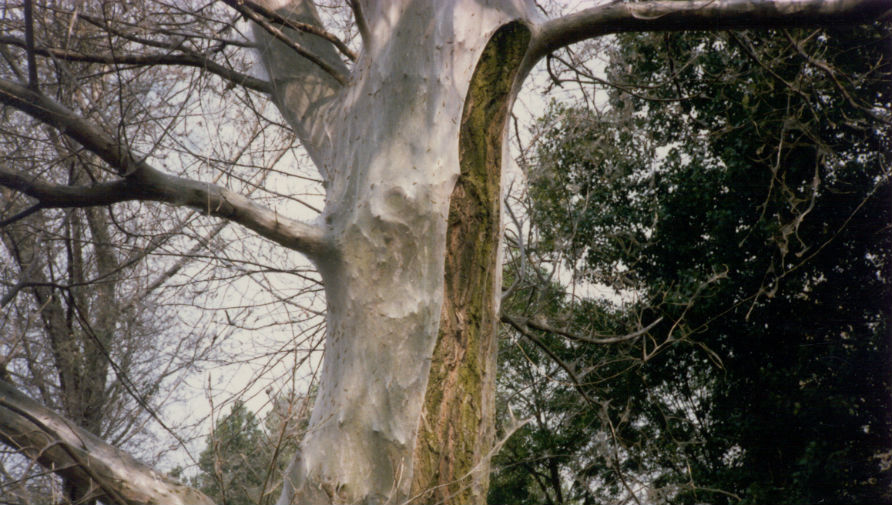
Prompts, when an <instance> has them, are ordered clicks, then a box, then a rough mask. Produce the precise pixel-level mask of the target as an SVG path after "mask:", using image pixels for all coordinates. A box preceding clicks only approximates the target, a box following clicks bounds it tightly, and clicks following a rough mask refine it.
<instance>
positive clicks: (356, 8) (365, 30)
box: [348, 0, 372, 47]
mask: <svg viewBox="0 0 892 505" xmlns="http://www.w3.org/2000/svg"><path fill="white" fill-rule="evenodd" d="M348 3H349V4H350V9H352V10H353V19H355V20H356V28H357V29H358V30H359V36H360V37H362V42H363V43H364V44H365V45H366V47H368V45H369V44H370V43H371V40H372V32H371V30H369V23H368V21H367V20H366V18H365V14H364V13H363V12H362V4H360V3H359V0H349V2H348Z"/></svg>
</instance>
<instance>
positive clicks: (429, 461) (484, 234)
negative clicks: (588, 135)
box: [412, 22, 530, 504]
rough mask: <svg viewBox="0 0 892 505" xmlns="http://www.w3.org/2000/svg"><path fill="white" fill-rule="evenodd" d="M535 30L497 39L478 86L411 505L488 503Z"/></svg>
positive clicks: (471, 93) (456, 194)
mask: <svg viewBox="0 0 892 505" xmlns="http://www.w3.org/2000/svg"><path fill="white" fill-rule="evenodd" d="M529 38H530V37H529V30H528V29H527V28H526V27H525V26H524V25H523V24H521V23H517V22H515V23H509V24H507V25H505V26H503V27H502V28H500V29H499V30H498V31H497V32H496V33H495V34H494V35H493V37H492V39H490V41H489V43H488V44H487V46H486V49H485V50H484V52H483V55H482V56H481V57H480V61H479V62H478V64H477V68H476V70H475V71H474V75H473V77H472V79H471V84H470V87H469V89H468V94H467V97H466V98H465V105H464V111H463V113H462V122H461V133H460V138H459V157H460V164H461V175H460V176H459V178H458V181H457V182H456V184H455V189H454V190H453V191H452V197H451V200H450V206H449V224H448V230H447V235H446V260H445V294H444V301H443V308H442V311H441V316H440V328H439V335H438V338H437V345H436V348H435V350H434V355H433V359H432V365H431V371H430V381H429V383H428V387H427V393H426V395H425V402H424V410H423V411H422V416H421V423H420V426H419V428H418V442H417V445H416V448H415V468H414V476H413V486H412V498H413V501H415V502H418V503H456V504H458V503H482V502H484V501H485V499H486V491H487V489H488V479H489V456H490V455H489V451H490V448H491V447H492V445H493V429H494V428H493V411H494V405H495V404H494V398H495V389H494V388H495V372H496V357H497V353H498V342H497V338H496V337H497V333H496V331H497V321H498V312H499V304H498V301H499V294H500V287H501V275H500V274H501V265H500V261H499V251H498V249H499V242H500V235H501V213H500V207H501V184H500V182H501V170H502V151H503V149H502V143H503V139H504V136H505V131H506V128H505V125H506V121H507V118H508V112H509V111H510V109H511V103H512V102H513V98H514V95H513V93H512V91H513V86H514V82H515V77H516V75H517V69H518V67H519V63H520V61H521V60H522V58H523V56H524V54H525V52H526V47H527V44H528V42H529Z"/></svg>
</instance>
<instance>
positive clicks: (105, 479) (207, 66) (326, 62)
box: [0, 0, 889, 503]
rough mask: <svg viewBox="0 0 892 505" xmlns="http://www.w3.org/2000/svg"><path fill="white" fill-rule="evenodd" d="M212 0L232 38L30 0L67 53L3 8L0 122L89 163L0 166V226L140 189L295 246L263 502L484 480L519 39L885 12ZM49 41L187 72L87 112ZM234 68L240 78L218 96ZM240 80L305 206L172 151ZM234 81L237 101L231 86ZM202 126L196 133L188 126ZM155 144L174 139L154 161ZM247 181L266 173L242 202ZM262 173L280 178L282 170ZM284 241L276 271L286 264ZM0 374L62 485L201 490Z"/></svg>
mask: <svg viewBox="0 0 892 505" xmlns="http://www.w3.org/2000/svg"><path fill="white" fill-rule="evenodd" d="M227 3H228V4H229V5H231V6H232V7H233V8H234V9H235V10H237V11H238V13H239V14H241V15H243V16H245V17H247V18H249V19H251V20H252V21H253V22H254V27H255V28H254V36H253V37H248V36H246V34H244V33H241V32H240V25H238V24H236V23H235V22H234V19H233V17H232V14H231V12H230V11H228V10H226V11H224V10H222V9H221V6H219V5H208V4H198V5H195V6H188V5H187V6H185V7H181V6H179V5H167V4H164V3H160V4H158V5H157V7H158V9H157V10H156V9H151V10H144V9H131V8H130V6H129V5H128V4H126V3H124V4H104V5H102V6H98V7H97V8H96V9H95V13H94V12H92V11H91V12H89V13H87V12H84V13H81V11H80V7H79V6H78V7H75V8H65V6H64V5H56V4H50V5H39V6H37V7H38V8H40V9H61V10H63V14H64V16H66V17H67V19H68V25H73V24H77V23H80V22H88V23H91V24H93V25H95V26H98V28H99V29H100V31H101V32H102V35H103V37H96V38H94V39H92V40H90V42H91V44H90V49H91V51H90V52H89V53H87V52H83V51H82V50H78V49H76V50H73V51H72V50H69V49H68V47H69V46H68V42H67V41H66V40H65V39H63V40H59V38H55V39H54V38H51V37H47V38H46V39H44V38H42V37H39V36H38V37H35V35H38V34H39V32H37V31H36V30H35V26H36V25H35V23H34V20H35V19H36V18H37V17H39V15H38V16H35V15H34V11H35V10H36V9H34V7H35V5H32V2H30V1H26V2H25V4H24V5H23V6H22V8H15V9H10V10H9V12H10V15H9V16H8V17H7V18H6V19H8V20H9V21H8V24H9V27H10V30H8V33H11V34H12V35H10V37H9V38H7V39H4V45H5V48H6V49H7V50H8V52H13V51H14V52H16V53H15V54H18V55H19V58H8V59H7V68H5V69H4V72H5V73H4V76H3V78H2V79H0V103H3V104H4V105H5V106H6V109H5V113H7V114H10V115H11V116H13V120H12V121H10V122H9V124H10V125H11V126H15V127H16V128H15V129H14V131H12V132H10V133H11V134H12V135H18V136H23V135H26V131H33V130H35V129H36V128H35V126H36V124H37V123H40V124H43V125H46V126H48V127H49V128H50V135H55V134H56V133H61V134H63V135H65V136H66V137H68V138H70V139H71V140H73V141H75V142H76V143H77V144H79V145H80V146H81V147H82V148H83V149H85V150H86V151H89V152H91V153H92V154H94V155H95V156H97V157H98V158H99V159H101V160H102V161H103V162H104V165H103V166H102V167H103V168H104V169H105V172H104V173H103V174H102V176H101V177H97V178H95V179H94V180H91V181H90V182H89V183H83V184H78V185H76V186H70V185H66V184H64V183H62V182H61V179H60V176H59V174H58V173H57V172H53V173H52V174H49V175H47V174H43V173H41V172H39V171H38V170H34V169H31V170H16V169H15V168H7V167H0V185H3V186H6V187H8V188H10V189H12V190H15V191H17V192H18V193H21V194H23V195H26V196H27V197H28V198H29V199H30V200H28V201H29V203H30V202H34V203H33V205H32V206H31V207H27V210H26V211H23V213H21V212H20V213H19V214H16V215H14V216H9V217H8V218H4V219H5V220H6V221H8V222H13V221H16V220H19V219H21V218H23V217H26V215H27V214H30V213H33V212H36V211H41V210H45V209H47V208H74V207H92V206H100V205H112V204H121V203H124V202H161V203H165V204H169V205H173V206H179V207H189V208H192V209H193V210H197V211H199V212H201V213H202V214H203V215H206V216H213V217H215V218H220V219H223V220H227V221H231V222H234V223H237V224H239V225H242V226H244V227H245V228H247V229H249V230H252V231H254V232H256V233H257V234H258V235H260V236H262V237H264V238H265V239H267V240H270V241H272V242H274V243H276V244H277V245H278V246H283V247H284V248H287V249H290V250H292V251H295V252H299V253H301V254H303V255H305V256H306V257H307V258H308V259H309V260H310V261H312V262H313V264H314V265H315V266H316V267H317V269H318V272H319V276H320V277H321V279H322V283H323V285H324V289H325V296H326V301H327V308H326V313H325V317H326V337H325V347H326V353H325V357H324V366H323V369H322V372H321V376H320V382H319V391H318V395H317V399H316V402H315V404H314V408H313V412H312V414H311V417H310V420H309V428H308V432H310V433H312V436H307V437H305V438H304V440H303V441H302V443H301V447H300V451H299V452H298V454H297V456H296V457H295V458H294V460H293V462H292V464H291V465H290V467H289V470H288V471H287V472H286V476H285V483H284V486H283V494H282V497H281V499H280V501H281V502H283V503H291V502H301V503H334V502H338V503H343V502H345V503H385V502H402V501H404V500H408V499H415V498H418V499H420V500H424V501H441V500H442V501H446V500H448V501H453V502H467V501H475V500H477V501H479V500H481V499H482V497H483V496H484V495H485V493H486V489H487V486H488V458H489V454H490V449H491V446H492V439H493V428H492V415H493V411H494V403H493V396H494V394H493V385H494V378H495V352H496V340H495V325H496V322H497V319H498V317H497V316H498V313H499V309H498V306H499V303H498V302H499V296H498V294H499V287H500V282H499V280H500V265H499V263H498V258H499V254H498V244H499V240H500V211H501V187H500V186H501V181H500V174H501V168H502V164H503V155H504V150H503V137H504V133H505V125H506V120H507V118H508V112H509V111H510V108H511V105H512V103H513V100H514V97H515V95H516V93H517V90H518V89H519V87H520V85H521V84H522V82H523V79H524V78H525V77H526V75H527V74H528V72H529V70H530V69H531V68H532V66H533V64H535V63H536V62H537V61H538V60H539V59H540V58H542V57H544V56H546V55H547V54H549V53H550V52H551V51H554V50H556V49H559V48H560V47H563V46H566V45H568V44H571V43H573V42H576V41H579V40H582V39H585V38H589V37H594V36H599V35H603V34H607V33H611V32H617V31H640V30H666V29H670V30H673V29H682V28H683V29H696V28H708V29H721V28H732V27H734V28H739V27H742V26H758V27H767V26H776V25H786V24H820V23H827V22H831V21H832V22H840V21H863V20H865V19H873V18H874V17H875V16H877V15H879V14H882V13H885V12H886V11H888V10H889V4H888V1H882V0H865V1H863V2H845V1H844V2H827V1H823V2H814V3H803V2H795V3H784V4H773V3H747V2H722V3H715V2H701V3H698V2H685V3H684V4H680V3H674V2H666V3H664V2H648V3H642V4H610V5H604V6H601V7H595V8H592V9H588V10H583V11H580V12H578V13H574V14H570V15H568V16H564V17H560V18H556V19H554V20H549V21H543V20H542V19H541V16H540V14H539V12H538V10H537V8H536V6H535V5H534V4H533V3H524V2H515V1H508V0H505V1H502V2H497V3H494V4H493V3H487V4H486V5H485V6H484V5H482V4H481V3H478V2H476V1H473V0H462V1H456V2H415V1H405V2H381V3H378V2H364V1H357V2H349V6H350V10H349V11H347V12H348V13H349V14H352V18H353V19H354V20H355V24H356V33H358V34H359V39H358V40H356V46H361V50H360V51H359V52H358V54H357V53H356V52H355V51H353V50H352V49H351V48H350V46H349V45H348V44H347V43H346V42H343V41H342V40H339V37H337V36H336V35H335V34H332V33H330V32H328V31H326V30H325V29H324V25H323V23H322V22H321V21H320V16H319V15H318V13H317V11H316V9H315V8H314V6H313V4H312V3H310V2H302V1H295V2H270V3H263V4H255V3H247V2H245V3H242V2H227ZM779 5H780V6H782V8H778V6H779ZM271 9H275V10H271ZM334 16H335V17H337V13H335V14H334ZM88 18H91V19H93V22H91V21H89V19H88ZM347 34H348V35H349V34H350V32H347ZM66 36H68V35H66ZM342 38H346V37H342ZM348 40H349V39H348ZM246 46H256V47H257V48H258V49H259V51H260V54H261V59H262V64H263V68H264V70H265V74H266V75H265V76H264V77H266V79H259V78H257V77H254V76H252V75H250V74H247V73H246V69H245V67H244V66H243V65H244V63H245V60H244V59H241V58H240V57H239V55H244V54H245V53H244V52H243V51H240V49H242V48H244V47H246ZM242 58H243V56H242ZM58 60H65V61H82V62H92V63H97V64H100V65H105V66H106V67H105V69H103V70H104V71H106V72H110V73H112V74H113V75H114V77H115V79H117V80H118V81H119V82H122V83H127V82H131V79H132V78H133V77H134V76H135V75H138V74H139V73H140V72H142V71H143V70H144V69H146V68H159V67H175V68H190V69H195V70H194V71H195V72H196V73H191V72H184V73H183V74H181V75H179V76H177V77H179V78H174V77H173V75H174V74H172V76H171V78H170V79H168V80H167V81H164V80H160V81H156V82H155V83H153V87H151V88H150V89H149V90H148V92H147V93H144V94H134V95H128V94H126V93H123V92H120V91H119V92H118V93H116V94H113V95H112V98H113V99H115V100H116V101H117V102H118V103H119V104H122V105H121V106H120V107H121V108H122V109H124V110H127V109H128V108H130V107H141V106H145V108H146V110H153V111H158V114H159V115H158V116H155V118H154V119H155V121H152V122H138V123H136V124H132V123H129V122H128V121H127V120H126V119H119V120H118V121H117V122H114V121H112V122H109V120H108V119H106V118H103V117H94V116H90V115H89V114H87V113H86V112H85V111H74V110H71V109H70V108H68V107H65V106H64V105H63V104H60V103H59V101H58V100H55V99H53V98H52V93H51V92H50V91H51V90H52V89H53V88H54V86H55V83H53V82H52V81H50V82H45V80H44V77H43V75H44V74H43V73H42V72H40V71H39V68H40V66H43V65H48V64H51V63H53V62H55V61H58ZM16 61H25V62H27V68H26V69H20V68H19V67H18V64H17V63H15V62H16ZM209 75H213V76H214V79H217V78H220V79H223V81H224V85H223V86H222V87H216V88H212V89H216V90H219V91H218V93H219V95H218V96H219V97H220V98H217V97H214V99H212V100H210V101H207V102H205V101H204V98H205V96H204V95H203V94H201V93H199V94H193V93H191V92H190V91H191V89H190V88H188V86H184V84H183V83H184V82H186V83H188V82H190V78H195V79H201V78H203V77H207V76H209ZM83 85H84V84H82V86H83ZM234 86H241V88H240V89H239V91H238V92H236V93H229V91H230V89H234ZM249 90H250V91H249ZM159 91H163V92H162V93H161V94H160V95H159V94H156V93H158V92H159ZM153 92H154V93H153ZM258 93H260V94H258ZM261 94H263V95H267V96H268V97H271V98H272V101H273V103H275V105H276V106H277V108H278V109H279V112H280V113H281V115H282V117H284V118H285V120H286V121H287V122H288V124H289V126H290V128H292V129H293V131H294V133H295V134H296V136H297V138H298V139H299V140H300V142H301V144H302V146H303V148H304V149H305V150H306V152H307V154H308V155H309V158H310V159H312V160H313V162H314V164H315V166H316V168H317V169H318V172H319V177H320V179H321V182H322V186H323V187H324V189H325V193H326V195H325V203H324V207H323V208H322V209H321V212H318V219H315V220H314V221H312V222H306V221H299V220H297V219H294V218H289V217H287V216H288V215H297V213H295V212H293V209H292V208H289V207H288V205H287V204H288V203H289V202H287V201H282V200H277V199H275V197H276V196H277V195H278V194H280V191H277V187H276V186H275V185H274V184H273V183H272V182H271V181H264V178H265V176H266V175H267V174H271V173H280V172H281V173H284V174H285V177H286V180H294V179H297V178H299V177H300V176H299V174H300V172H299V171H293V170H291V169H290V168H286V169H282V170H280V169H278V168H276V167H274V166H273V164H271V163H268V164H261V165H251V166H248V167H242V166H238V165H237V164H236V165H235V166H234V167H230V168H229V169H227V170H223V171H220V172H215V170H214V168H213V167H212V168H211V169H210V170H207V167H206V165H204V164H201V163H195V164H191V163H189V162H190V161H196V160H199V159H201V158H202V157H204V158H209V156H207V153H206V152H205V151H204V150H201V154H203V155H205V156H201V155H195V153H194V152H193V150H192V149H191V147H192V145H191V142H198V143H200V142H201V140H202V139H200V138H197V137H194V136H193V137H190V136H189V133H188V132H189V131H191V130H190V127H191V126H193V125H195V124H197V125H200V124H201V123H200V121H196V123H192V122H190V121H189V119H190V117H191V116H190V114H193V113H197V112H198V111H200V112H201V113H202V114H201V116H202V121H203V120H208V119H207V116H206V115H205V112H208V111H209V110H211V111H218V110H219V111H223V112H220V113H219V114H217V115H216V118H215V120H219V121H220V123H218V124H226V119H227V118H228V117H229V114H235V115H238V112H239V111H240V110H241V111H249V112H250V113H251V114H254V113H259V114H260V115H261V117H262V116H263V115H264V114H266V113H267V110H266V109H265V107H264V106H263V105H257V104H262V103H267V102H266V101H265V98H266V97H264V96H262V95H261ZM233 95H235V97H239V98H240V99H241V103H242V104H244V107H243V108H240V107H236V106H234V105H233V104H232V101H231V100H230V99H231V98H233ZM170 98H173V100H170ZM224 98H225V100H224ZM171 102H173V104H171ZM165 103H166V104H168V106H170V105H172V109H173V110H171V109H170V108H165V107H164V106H163V105H164V104H165ZM224 105H225V106H224ZM211 115H212V116H213V114H211ZM121 118H126V116H124V115H122V116H121ZM261 123H262V121H261ZM22 124H25V125H27V126H26V127H25V128H22V127H21V126H19V125H22ZM236 124H239V125H241V123H236ZM224 130H225V129H222V128H212V129H210V132H211V134H212V135H210V136H209V137H210V138H212V139H213V138H214V137H215V136H216V135H218V134H220V133H222V132H223V131H224ZM181 131H182V132H184V136H182V137H181V136H180V135H179V132H181ZM247 131H248V132H252V135H253V131H252V130H250V129H249V130H247ZM260 131H262V129H261V130H260ZM239 133H240V134H244V131H240V132H239ZM248 136H249V137H250V136H251V135H248ZM159 142H160V144H159ZM165 144H167V145H170V146H171V151H170V152H174V153H178V152H183V151H185V152H186V153H188V155H186V156H182V157H178V158H177V159H175V160H169V161H168V160H166V159H165V155H166V154H167V153H168V152H169V151H168V150H167V149H163V148H162V146H163V145H165ZM236 145H239V146H243V145H244V144H240V143H237V144H236ZM214 158H215V159H223V160H227V159H231V157H219V158H218V157H214ZM39 168H43V167H39ZM208 172H209V173H208ZM224 175H225V176H226V177H225V178H224ZM289 178H290V179H289ZM260 181H263V182H264V184H263V186H264V188H265V190H264V191H260V193H261V195H260V196H256V197H255V195H251V196H252V198H251V199H249V198H248V197H247V196H246V195H248V194H250V193H251V192H252V189H253V188H255V187H256V186H259V185H260ZM218 183H219V184H220V185H218ZM284 192H285V193H286V194H291V195H293V194H294V190H293V188H290V187H285V189H284ZM267 196H268V197H269V198H270V199H269V200H267V199H266V197H267ZM286 200H287V198H286ZM280 203H281V206H279V204H280ZM264 204H268V205H266V206H265V205H264ZM131 205H135V206H136V207H137V208H139V205H140V204H139V203H131ZM152 208H155V207H152ZM280 210H281V212H280ZM313 216H316V214H313ZM272 249H273V250H278V248H272ZM288 259H290V258H289V257H287V256H283V260H282V261H283V266H281V267H280V269H281V270H289V269H290V267H291V266H292V265H293V264H291V263H288ZM222 312H223V314H220V316H221V317H226V318H231V316H230V315H229V314H228V313H227V312H226V310H224V311H222ZM239 324H244V323H240V322H238V323H236V325H239ZM429 378H430V380H429ZM0 392H2V394H3V396H2V398H3V399H2V407H3V409H2V411H0V428H2V435H3V437H4V440H6V441H7V442H8V443H10V444H11V445H13V446H15V447H17V448H19V449H21V450H23V451H24V452H25V453H26V454H28V455H30V456H31V457H33V458H35V459H36V460H37V461H39V462H40V463H41V464H43V465H45V466H47V467H50V468H56V469H60V470H58V471H60V472H61V473H62V474H63V476H64V477H65V478H66V479H68V481H69V482H75V481H79V482H83V483H84V484H85V485H87V484H89V485H90V486H95V487H92V489H95V492H96V494H97V495H101V496H103V497H104V498H103V499H107V500H109V501H115V502H121V503H136V502H145V501H156V502H165V503H177V502H200V503H207V502H208V498H207V497H206V496H204V495H202V494H201V493H198V492H196V491H195V490H191V489H187V488H184V487H183V486H181V485H179V484H177V483H174V482H171V481H170V480H169V479H167V478H165V477H163V476H161V475H159V474H157V473H156V472H153V471H152V470H150V469H148V468H146V467H145V466H142V465H140V464H139V463H137V462H136V461H135V460H132V459H131V458H129V457H128V456H126V455H124V454H122V453H119V452H116V451H112V450H110V448H109V446H108V445H107V444H104V442H102V441H101V440H100V439H98V438H96V437H95V436H92V435H90V434H89V433H88V432H86V431H83V430H79V429H75V428H74V427H72V426H71V425H70V424H66V423H65V422H64V421H63V420H62V419H60V418H59V417H58V416H56V415H54V414H53V413H52V412H51V411H49V410H47V409H46V408H44V407H42V406H40V405H39V404H36V403H35V402H33V401H32V400H30V399H28V398H27V397H25V396H24V395H21V394H20V393H19V392H17V391H16V390H15V389H14V388H13V387H12V386H11V385H10V384H9V383H6V382H4V383H2V384H0ZM422 421H423V422H422ZM48 440H49V443H48Z"/></svg>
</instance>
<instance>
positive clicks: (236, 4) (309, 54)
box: [223, 0, 347, 85]
mask: <svg viewBox="0 0 892 505" xmlns="http://www.w3.org/2000/svg"><path fill="white" fill-rule="evenodd" d="M223 2H224V3H226V4H227V5H229V6H230V7H232V8H233V9H235V10H236V11H238V12H239V13H241V14H242V15H244V16H245V17H246V18H248V19H250V20H251V21H253V22H254V23H255V25H256V26H259V27H261V28H263V29H264V30H265V31H266V32H267V33H269V34H270V35H272V36H273V37H275V38H276V39H278V40H279V41H280V42H282V43H283V44H285V45H286V46H288V47H289V48H290V49H292V50H293V51H295V52H296V53H297V54H299V55H301V56H303V57H304V58H306V59H307V60H309V61H311V62H313V64H315V65H316V66H318V67H319V68H321V69H322V70H324V71H325V72H326V73H328V75H330V76H332V77H333V78H334V79H335V80H336V81H338V83H340V84H341V85H345V84H347V73H346V72H342V71H341V70H340V69H339V68H338V67H337V66H336V65H332V64H331V63H330V62H329V61H326V59H325V58H323V57H322V56H321V55H317V54H315V53H314V52H313V51H311V50H309V49H307V48H306V47H304V46H303V45H302V44H301V43H300V42H298V40H297V38H296V37H294V38H292V37H289V36H288V35H287V34H286V33H285V32H283V31H282V30H280V29H279V28H278V27H276V26H275V25H273V24H272V23H270V22H269V21H267V20H266V17H264V16H263V15H261V14H259V13H257V12H256V11H254V10H253V9H250V8H248V7H247V6H246V5H245V4H244V2H240V1H238V0H223ZM279 17H281V16H279ZM304 24H305V23H304ZM332 45H334V44H332Z"/></svg>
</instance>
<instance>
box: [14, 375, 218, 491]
mask: <svg viewBox="0 0 892 505" xmlns="http://www.w3.org/2000/svg"><path fill="white" fill-rule="evenodd" d="M0 440H2V441H3V442H4V443H6V444H7V445H10V446H12V447H15V448H16V449H18V450H19V451H20V452H21V453H22V454H24V455H25V456H27V457H29V458H33V459H35V460H37V461H38V462H40V463H41V464H43V465H44V466H46V467H48V468H51V469H52V470H53V471H55V472H56V473H58V474H60V475H63V476H64V477H66V478H67V479H70V480H72V481H75V482H78V483H80V484H81V486H82V487H83V488H85V489H92V490H93V492H92V493H90V494H89V495H88V496H92V497H102V498H103V499H104V500H107V501H109V502H111V503H119V504H122V505H148V504H157V505H212V504H213V501H211V500H210V499H209V498H208V497H207V496H205V495H203V494H202V493H200V492H198V491H196V490H195V489H192V488H190V487H188V486H184V485H182V484H180V483H178V482H176V481H174V480H173V479H171V478H170V477H167V476H166V475H164V474H162V473H160V472H157V471H155V470H153V469H152V468H150V467H148V466H146V465H144V464H142V463H140V462H139V461H137V460H136V459H134V458H133V457H131V456H130V455H129V454H126V453H125V452H123V451H121V450H120V449H117V448H116V447H113V446H111V445H109V444H107V443H105V442H103V441H102V440H100V439H99V438H98V437H96V436H94V435H92V434H91V433H89V432H87V431H85V430H83V429H81V428H78V427H77V426H75V425H74V424H73V423H71V422H70V421H67V420H66V419H65V418H63V417H62V416H60V415H58V414H56V413H55V412H52V411H51V410H49V409H47V408H45V407H44V406H43V405H41V404H39V403H37V402H35V401H34V400H31V399H30V398H28V397H27V396H25V395H23V394H22V393H21V392H19V391H17V390H16V389H15V388H13V387H12V385H11V384H9V383H8V382H6V381H4V380H0ZM85 498H86V497H85Z"/></svg>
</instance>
